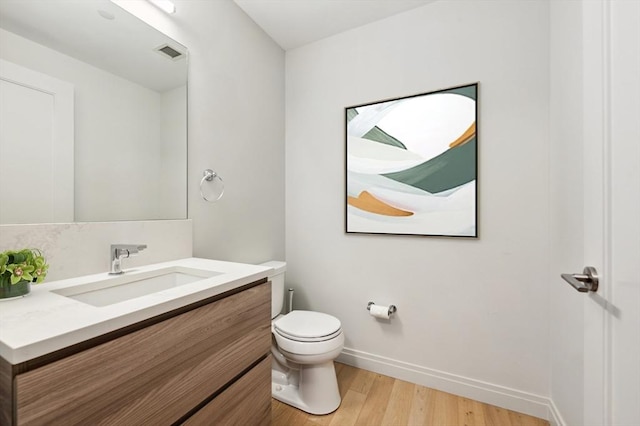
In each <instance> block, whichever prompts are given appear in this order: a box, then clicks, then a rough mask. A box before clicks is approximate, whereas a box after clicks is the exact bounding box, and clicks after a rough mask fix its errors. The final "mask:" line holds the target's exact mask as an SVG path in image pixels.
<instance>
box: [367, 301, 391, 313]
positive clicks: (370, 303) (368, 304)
mask: <svg viewBox="0 0 640 426" xmlns="http://www.w3.org/2000/svg"><path fill="white" fill-rule="evenodd" d="M375 304H376V302H369V303H367V311H370V310H371V305H375ZM397 310H398V309H397V308H396V305H389V315H391V314H395V313H396V311H397Z"/></svg>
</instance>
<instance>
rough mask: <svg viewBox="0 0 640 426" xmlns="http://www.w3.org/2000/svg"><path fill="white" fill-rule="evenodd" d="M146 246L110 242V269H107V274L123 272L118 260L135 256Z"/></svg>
mask: <svg viewBox="0 0 640 426" xmlns="http://www.w3.org/2000/svg"><path fill="white" fill-rule="evenodd" d="M146 248H147V245H146V244H111V250H110V252H111V270H110V271H109V275H120V274H124V271H123V270H122V267H121V265H120V260H121V259H126V258H129V257H131V256H136V255H137V254H138V253H139V252H141V251H142V250H144V249H146Z"/></svg>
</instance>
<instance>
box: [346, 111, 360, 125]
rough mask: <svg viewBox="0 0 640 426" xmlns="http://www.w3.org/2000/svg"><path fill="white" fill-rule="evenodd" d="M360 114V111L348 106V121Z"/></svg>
mask: <svg viewBox="0 0 640 426" xmlns="http://www.w3.org/2000/svg"><path fill="white" fill-rule="evenodd" d="M356 115H358V111H356V109H355V108H347V123H348V122H350V121H351V120H353V118H354V117H355V116H356Z"/></svg>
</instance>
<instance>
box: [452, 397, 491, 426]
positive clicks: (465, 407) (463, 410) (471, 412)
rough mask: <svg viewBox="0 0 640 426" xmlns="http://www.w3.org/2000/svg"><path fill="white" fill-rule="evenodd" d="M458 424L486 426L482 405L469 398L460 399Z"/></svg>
mask: <svg viewBox="0 0 640 426" xmlns="http://www.w3.org/2000/svg"><path fill="white" fill-rule="evenodd" d="M458 424H459V425H460V426H486V424H485V422H484V412H483V411H482V404H481V403H479V402H477V401H474V400H472V399H468V398H462V397H459V398H458Z"/></svg>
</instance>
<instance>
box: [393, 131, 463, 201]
mask: <svg viewBox="0 0 640 426" xmlns="http://www.w3.org/2000/svg"><path fill="white" fill-rule="evenodd" d="M382 176H385V177H388V178H389V179H393V180H395V181H398V182H402V183H404V184H407V185H410V186H413V187H415V188H419V189H422V190H424V191H427V192H430V193H432V194H436V193H438V192H442V191H446V190H448V189H452V188H455V187H457V186H460V185H464V184H465V183H468V182H471V181H473V180H475V179H476V138H475V137H474V138H473V139H471V140H470V141H469V142H467V143H465V144H463V145H460V146H458V147H455V148H451V149H449V150H447V151H445V152H443V153H442V154H440V155H438V156H437V157H435V158H432V159H431V160H429V161H427V162H426V163H422V164H420V165H418V166H415V167H412V168H410V169H407V170H403V171H401V172H394V173H387V174H383V175H382Z"/></svg>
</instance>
